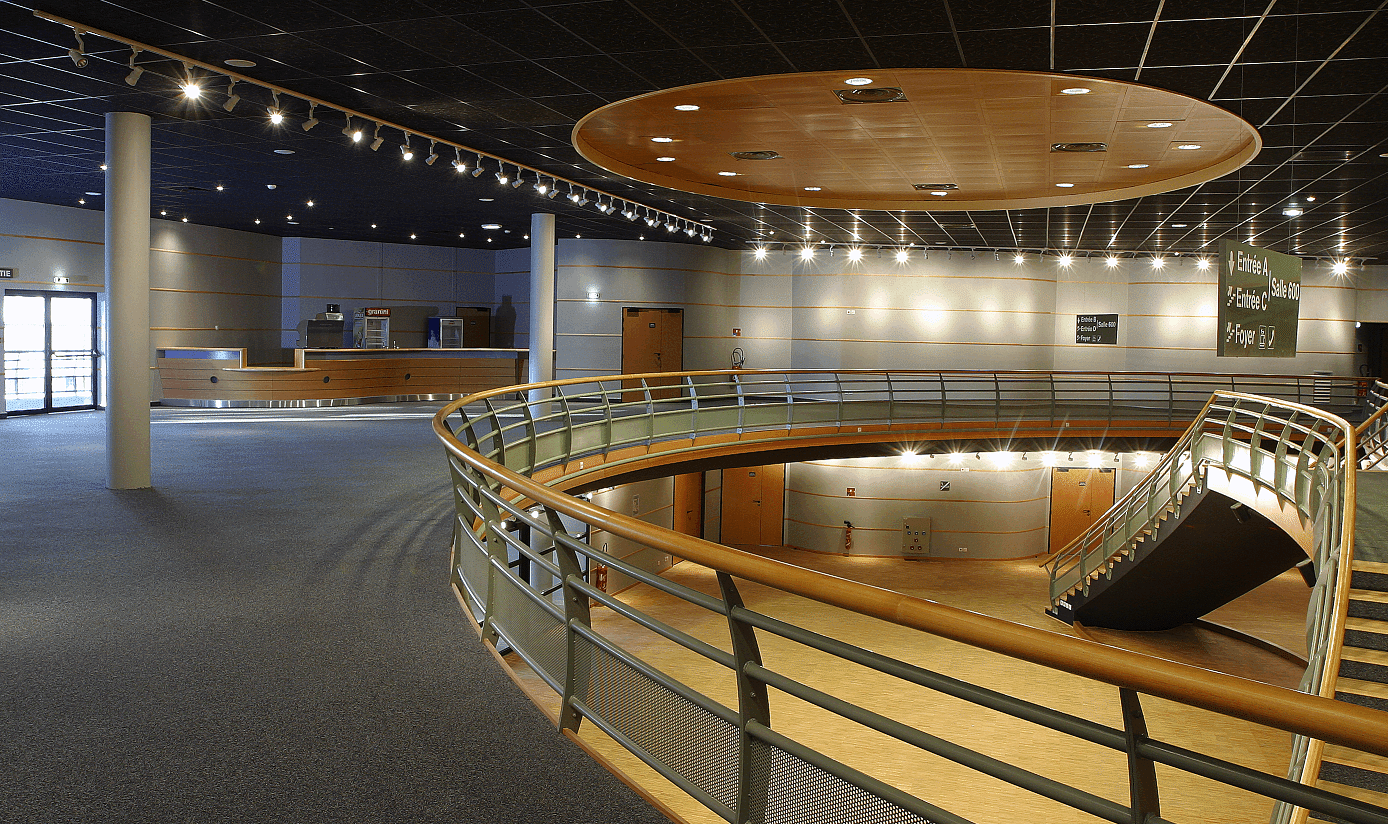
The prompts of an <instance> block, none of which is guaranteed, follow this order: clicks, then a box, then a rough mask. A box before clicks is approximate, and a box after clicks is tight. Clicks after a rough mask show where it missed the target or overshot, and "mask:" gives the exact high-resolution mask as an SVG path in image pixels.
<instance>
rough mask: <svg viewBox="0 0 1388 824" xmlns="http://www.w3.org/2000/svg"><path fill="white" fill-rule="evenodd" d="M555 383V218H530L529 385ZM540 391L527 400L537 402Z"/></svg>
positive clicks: (536, 216)
mask: <svg viewBox="0 0 1388 824" xmlns="http://www.w3.org/2000/svg"><path fill="white" fill-rule="evenodd" d="M552 380H554V215H551V214H538V213H537V214H533V215H531V216H530V382H531V383H539V382H540V381H552ZM542 394H543V393H540V392H539V390H536V391H535V392H532V393H531V397H530V399H531V400H532V401H533V400H540V398H541V395H542Z"/></svg>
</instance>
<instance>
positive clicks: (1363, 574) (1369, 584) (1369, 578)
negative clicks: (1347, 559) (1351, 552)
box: [1350, 559, 1388, 592]
mask: <svg viewBox="0 0 1388 824" xmlns="http://www.w3.org/2000/svg"><path fill="white" fill-rule="evenodd" d="M1350 570H1351V572H1352V574H1351V575H1350V586H1352V587H1354V588H1355V589H1365V590H1376V591H1378V592H1388V564H1385V563H1380V562H1378V561H1360V560H1358V559H1355V560H1354V561H1353V562H1352V563H1351V564H1350Z"/></svg>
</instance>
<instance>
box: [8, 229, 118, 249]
mask: <svg viewBox="0 0 1388 824" xmlns="http://www.w3.org/2000/svg"><path fill="white" fill-rule="evenodd" d="M0 237H12V238H18V239H19V240H56V241H57V242H59V243H81V244H85V245H87V246H105V245H106V241H105V240H104V239H103V240H77V239H75V238H70V237H48V236H46V235H11V234H6V233H4V232H0Z"/></svg>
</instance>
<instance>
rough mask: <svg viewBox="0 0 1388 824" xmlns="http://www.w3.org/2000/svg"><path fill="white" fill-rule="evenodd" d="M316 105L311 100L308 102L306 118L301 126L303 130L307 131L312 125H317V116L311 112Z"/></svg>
mask: <svg viewBox="0 0 1388 824" xmlns="http://www.w3.org/2000/svg"><path fill="white" fill-rule="evenodd" d="M317 106H318V104H317V103H313V102H310V103H309V104H308V120H305V121H304V124H303V126H302V127H301V128H303V130H304V131H308V130H309V129H312V128H313V127H314V126H317V125H318V117H317V116H316V115H314V113H313V110H314V109H315V108H316V107H317Z"/></svg>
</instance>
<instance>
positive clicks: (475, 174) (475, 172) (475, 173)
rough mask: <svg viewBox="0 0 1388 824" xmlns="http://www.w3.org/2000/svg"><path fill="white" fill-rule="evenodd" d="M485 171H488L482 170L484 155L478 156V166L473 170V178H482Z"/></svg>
mask: <svg viewBox="0 0 1388 824" xmlns="http://www.w3.org/2000/svg"><path fill="white" fill-rule="evenodd" d="M484 171H486V170H485V169H483V168H482V155H480V154H479V155H478V156H477V166H476V168H474V169H473V170H472V176H473V177H481V176H482V173H483V172H484Z"/></svg>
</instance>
